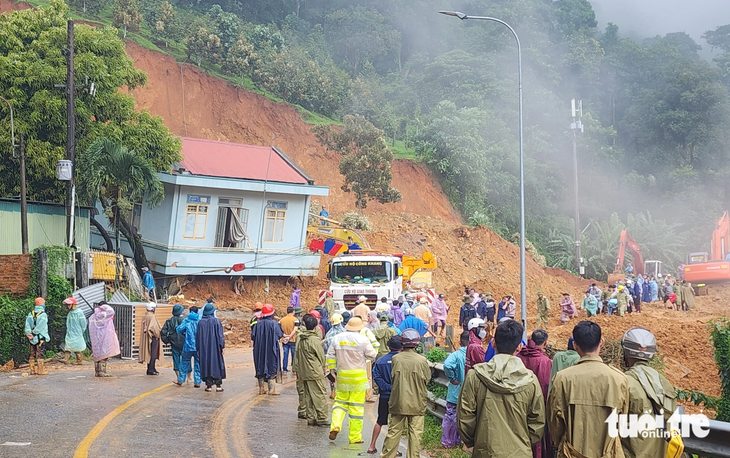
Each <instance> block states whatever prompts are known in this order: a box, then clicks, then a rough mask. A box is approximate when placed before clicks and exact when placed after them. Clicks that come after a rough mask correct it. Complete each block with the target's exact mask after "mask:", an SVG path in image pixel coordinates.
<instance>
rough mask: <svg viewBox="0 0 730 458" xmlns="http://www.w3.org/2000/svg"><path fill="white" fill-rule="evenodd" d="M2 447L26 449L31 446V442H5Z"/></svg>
mask: <svg viewBox="0 0 730 458" xmlns="http://www.w3.org/2000/svg"><path fill="white" fill-rule="evenodd" d="M0 445H10V446H16V447H25V446H28V445H30V442H5V443H4V444H0Z"/></svg>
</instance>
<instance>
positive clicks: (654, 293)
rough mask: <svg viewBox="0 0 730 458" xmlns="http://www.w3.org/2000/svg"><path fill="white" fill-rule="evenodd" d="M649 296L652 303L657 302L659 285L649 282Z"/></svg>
mask: <svg viewBox="0 0 730 458" xmlns="http://www.w3.org/2000/svg"><path fill="white" fill-rule="evenodd" d="M649 294H650V295H651V301H652V302H654V301H658V300H659V285H657V282H655V281H654V280H649Z"/></svg>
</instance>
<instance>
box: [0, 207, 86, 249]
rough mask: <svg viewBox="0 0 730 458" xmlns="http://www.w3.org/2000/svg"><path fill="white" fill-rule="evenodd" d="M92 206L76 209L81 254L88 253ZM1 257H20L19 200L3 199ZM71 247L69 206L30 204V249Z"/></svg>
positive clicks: (0, 240)
mask: <svg viewBox="0 0 730 458" xmlns="http://www.w3.org/2000/svg"><path fill="white" fill-rule="evenodd" d="M93 211H95V210H94V209H93V208H91V207H76V208H75V210H74V235H75V237H74V243H73V245H74V246H75V247H76V249H77V250H78V251H88V250H89V217H90V214H91V212H93ZM0 234H2V237H0V255H3V254H21V253H22V252H23V250H22V248H23V246H22V236H21V234H20V200H17V199H0ZM67 244H68V241H67V240H66V207H65V206H64V205H63V204H53V203H45V202H28V250H30V251H33V250H35V249H36V248H38V247H41V246H50V245H59V246H65V245H67Z"/></svg>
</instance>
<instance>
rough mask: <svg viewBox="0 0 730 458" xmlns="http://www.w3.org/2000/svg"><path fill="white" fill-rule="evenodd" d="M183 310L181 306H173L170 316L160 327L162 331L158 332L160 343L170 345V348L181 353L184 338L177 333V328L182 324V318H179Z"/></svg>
mask: <svg viewBox="0 0 730 458" xmlns="http://www.w3.org/2000/svg"><path fill="white" fill-rule="evenodd" d="M183 310H184V309H183V306H182V305H180V304H175V306H174V307H173V308H172V316H171V317H170V318H168V319H167V321H165V324H164V325H163V326H162V331H160V338H161V339H162V341H163V342H164V343H166V344H170V346H171V347H172V348H174V349H175V350H179V351H182V349H183V347H184V346H185V336H183V335H181V334H178V333H177V328H178V326H180V324H182V322H183V317H182V316H180V315H182V312H183Z"/></svg>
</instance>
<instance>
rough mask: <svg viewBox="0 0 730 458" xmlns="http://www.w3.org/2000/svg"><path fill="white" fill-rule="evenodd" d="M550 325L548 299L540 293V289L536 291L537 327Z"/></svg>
mask: <svg viewBox="0 0 730 458" xmlns="http://www.w3.org/2000/svg"><path fill="white" fill-rule="evenodd" d="M548 326H550V299H548V298H547V297H545V296H544V295H543V294H542V291H538V292H537V327H538V328H541V327H545V328H547V327H548Z"/></svg>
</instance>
